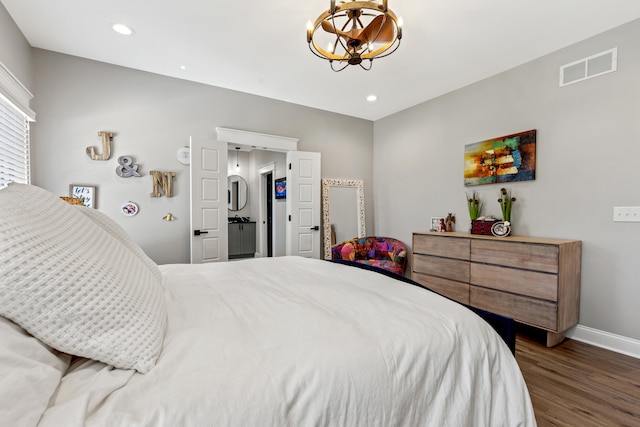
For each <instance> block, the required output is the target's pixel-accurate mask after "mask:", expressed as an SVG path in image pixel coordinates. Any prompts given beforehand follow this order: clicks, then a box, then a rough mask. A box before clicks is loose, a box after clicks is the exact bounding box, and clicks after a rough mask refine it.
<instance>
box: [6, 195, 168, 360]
mask: <svg viewBox="0 0 640 427" xmlns="http://www.w3.org/2000/svg"><path fill="white" fill-rule="evenodd" d="M156 270H157V266H156ZM0 315H3V316H5V317H7V318H8V319H11V320H13V321H14V322H15V323H17V324H18V325H20V326H22V327H23V328H24V329H26V330H27V331H28V332H29V333H31V334H32V335H34V336H35V337H37V338H39V339H40V340H42V341H43V342H44V343H46V344H48V345H50V346H52V347H54V348H56V349H58V350H60V351H62V352H65V353H69V354H74V355H77V356H82V357H88V358H91V359H96V360H99V361H101V362H104V363H107V364H110V365H113V366H115V367H116V368H123V369H136V370H137V371H139V372H141V373H146V372H148V371H149V370H150V369H151V368H152V367H153V366H154V364H155V361H156V359H157V357H158V355H159V353H160V350H161V348H162V340H163V338H164V332H165V329H166V322H167V309H166V305H165V300H164V294H163V289H162V286H161V282H160V280H159V275H158V274H157V272H156V271H154V269H153V268H150V265H149V263H148V262H143V261H142V260H141V258H140V256H139V254H136V253H134V252H133V251H132V250H131V249H130V248H128V247H127V246H126V245H124V244H123V243H122V242H121V241H120V240H119V239H118V238H115V237H113V236H111V235H110V234H109V233H108V232H107V231H105V229H104V228H103V227H101V226H98V225H96V223H95V222H94V221H92V220H90V219H89V218H88V217H87V216H86V215H85V214H84V213H82V212H81V211H80V210H79V209H78V208H77V207H74V206H72V205H70V204H68V203H66V202H64V201H62V200H61V199H60V198H59V197H57V196H56V195H54V194H51V193H49V192H47V191H45V190H43V189H41V188H38V187H35V186H31V185H24V184H12V185H10V186H8V187H7V188H5V189H2V190H0Z"/></svg>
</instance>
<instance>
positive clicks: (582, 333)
mask: <svg viewBox="0 0 640 427" xmlns="http://www.w3.org/2000/svg"><path fill="white" fill-rule="evenodd" d="M567 338H571V339H572V340H576V341H581V342H584V343H587V344H591V345H595V346H596V347H602V348H606V349H607V350H611V351H615V352H616V353H621V354H626V355H627V356H631V357H635V358H637V359H640V341H639V340H635V339H633V338H627V337H623V336H621V335H616V334H612V333H609V332H605V331H600V330H598V329H593V328H589V327H588V326H583V325H577V326H575V327H574V328H572V329H570V330H569V331H567Z"/></svg>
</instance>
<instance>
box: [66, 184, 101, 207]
mask: <svg viewBox="0 0 640 427" xmlns="http://www.w3.org/2000/svg"><path fill="white" fill-rule="evenodd" d="M69 197H77V198H79V199H82V203H83V204H84V205H85V206H86V207H88V208H93V209H95V208H96V201H97V199H96V187H95V186H94V185H80V184H69Z"/></svg>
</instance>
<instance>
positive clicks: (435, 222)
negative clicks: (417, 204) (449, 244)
mask: <svg viewBox="0 0 640 427" xmlns="http://www.w3.org/2000/svg"><path fill="white" fill-rule="evenodd" d="M441 220H442V221H444V218H443V217H441V216H432V217H431V228H430V229H429V230H430V231H440V221H441Z"/></svg>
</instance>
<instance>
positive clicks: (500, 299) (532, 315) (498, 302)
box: [469, 286, 558, 331]
mask: <svg viewBox="0 0 640 427" xmlns="http://www.w3.org/2000/svg"><path fill="white" fill-rule="evenodd" d="M469 303H470V305H472V306H473V307H478V308H481V309H483V310H488V311H492V312H494V313H498V314H502V315H503V316H507V317H511V318H513V319H515V320H517V321H518V322H522V323H527V324H529V325H532V326H537V327H540V328H543V329H547V330H549V331H557V325H558V306H557V304H555V303H552V302H549V301H543V300H539V299H536V298H528V297H524V296H520V295H513V294H509V293H506V292H500V291H494V290H491V289H485V288H480V287H478V286H470V288H469Z"/></svg>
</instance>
